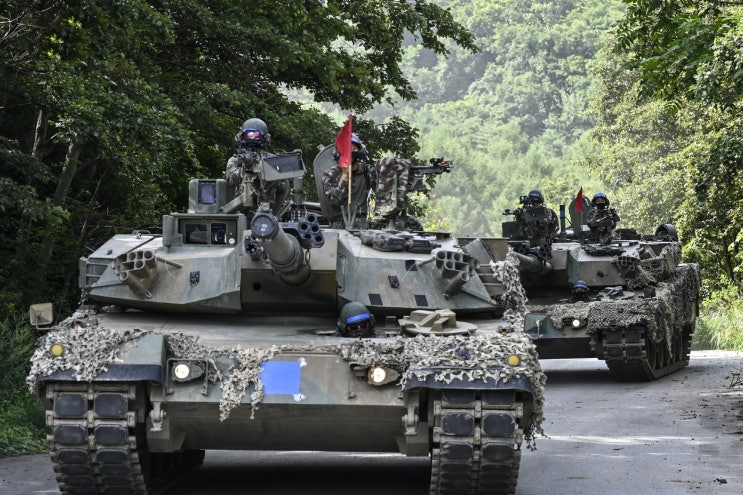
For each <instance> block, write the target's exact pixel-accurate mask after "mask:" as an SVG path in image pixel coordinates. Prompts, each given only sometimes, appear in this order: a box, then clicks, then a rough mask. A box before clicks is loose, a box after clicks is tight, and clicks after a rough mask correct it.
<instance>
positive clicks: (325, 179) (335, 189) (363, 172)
mask: <svg viewBox="0 0 743 495" xmlns="http://www.w3.org/2000/svg"><path fill="white" fill-rule="evenodd" d="M342 173H343V169H341V168H340V167H330V168H329V169H327V170H326V171H325V173H323V176H322V187H323V191H324V192H325V196H326V197H327V198H328V199H329V200H330V203H331V205H332V211H331V212H330V219H329V220H330V226H331V227H332V228H334V229H344V228H346V225H345V222H344V221H343V213H342V212H341V207H346V205H347V204H348V182H347V181H343V182H341V175H342ZM351 177H352V180H353V189H352V192H351V203H352V206H355V207H356V210H355V211H356V217H355V219H354V223H353V226H352V227H354V228H367V224H368V220H367V215H368V196H369V191H371V190H372V189H373V186H374V185H375V184H376V183H377V171H376V169H375V168H374V166H373V165H371V164H369V163H360V164H358V167H357V168H356V170H354V171H352V173H351Z"/></svg>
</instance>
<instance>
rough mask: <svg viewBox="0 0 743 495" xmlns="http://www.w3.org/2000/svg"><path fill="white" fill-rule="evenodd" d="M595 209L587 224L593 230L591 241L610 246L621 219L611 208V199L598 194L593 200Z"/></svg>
mask: <svg viewBox="0 0 743 495" xmlns="http://www.w3.org/2000/svg"><path fill="white" fill-rule="evenodd" d="M591 204H592V205H593V209H592V210H591V211H590V212H589V213H588V218H587V219H586V224H587V225H588V227H589V228H590V229H591V236H590V240H591V241H592V242H598V243H600V244H609V243H611V241H612V239H613V238H614V229H616V227H617V222H619V220H620V218H619V215H618V214H617V211H616V210H615V209H614V208H609V198H607V197H606V194H604V193H602V192H597V193H596V194H594V195H593V199H592V200H591Z"/></svg>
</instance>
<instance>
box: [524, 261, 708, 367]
mask: <svg viewBox="0 0 743 495" xmlns="http://www.w3.org/2000/svg"><path fill="white" fill-rule="evenodd" d="M699 286H700V274H699V266H698V265H695V264H689V265H679V266H678V267H677V269H676V270H675V273H674V274H673V276H672V277H671V278H670V279H669V280H667V281H665V282H658V284H657V286H656V287H655V296H653V297H643V298H636V299H618V300H602V301H591V302H576V303H567V304H555V305H549V306H531V307H530V308H529V311H531V312H537V313H539V312H541V313H546V314H547V315H548V316H549V318H550V320H551V321H552V324H553V325H554V326H556V327H557V328H562V326H563V325H562V321H563V318H567V317H569V318H571V319H572V318H575V317H578V318H583V319H586V320H587V322H588V325H587V329H586V333H588V334H589V335H592V334H595V333H596V332H597V331H598V330H604V329H611V328H615V327H627V326H632V325H644V326H645V328H646V331H647V336H648V337H649V338H650V340H652V341H653V342H665V343H666V345H667V346H668V350H669V352H670V350H671V344H672V336H673V334H674V333H679V332H681V330H682V328H683V326H684V325H688V324H690V323H691V319H692V316H693V315H695V314H696V304H697V300H698V298H699Z"/></svg>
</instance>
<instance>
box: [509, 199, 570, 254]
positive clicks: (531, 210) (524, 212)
mask: <svg viewBox="0 0 743 495" xmlns="http://www.w3.org/2000/svg"><path fill="white" fill-rule="evenodd" d="M521 204H522V205H523V207H522V208H518V209H516V210H514V211H513V214H514V215H515V216H516V222H517V228H518V233H517V235H518V237H519V238H520V239H527V240H529V242H530V244H531V245H532V247H535V246H541V245H544V244H552V236H553V235H554V234H555V233H556V232H557V229H558V227H559V223H558V219H557V214H556V213H555V212H554V211H553V210H550V209H549V208H547V207H545V206H544V196H542V192H541V191H539V190H538V189H533V190H531V191H529V194H528V195H527V196H522V197H521Z"/></svg>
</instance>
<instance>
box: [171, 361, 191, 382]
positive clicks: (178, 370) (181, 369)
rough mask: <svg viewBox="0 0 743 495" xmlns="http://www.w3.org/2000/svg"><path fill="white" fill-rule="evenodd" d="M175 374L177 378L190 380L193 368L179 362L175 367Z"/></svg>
mask: <svg viewBox="0 0 743 495" xmlns="http://www.w3.org/2000/svg"><path fill="white" fill-rule="evenodd" d="M173 375H175V378H176V379H177V380H188V377H189V375H191V368H190V367H189V366H188V365H187V364H186V363H178V364H176V365H175V366H174V367H173Z"/></svg>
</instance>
